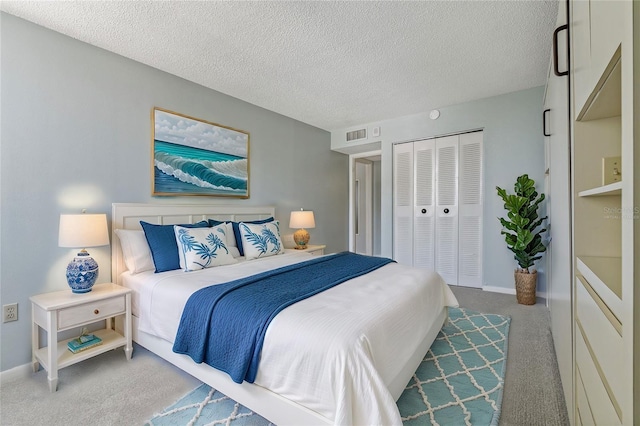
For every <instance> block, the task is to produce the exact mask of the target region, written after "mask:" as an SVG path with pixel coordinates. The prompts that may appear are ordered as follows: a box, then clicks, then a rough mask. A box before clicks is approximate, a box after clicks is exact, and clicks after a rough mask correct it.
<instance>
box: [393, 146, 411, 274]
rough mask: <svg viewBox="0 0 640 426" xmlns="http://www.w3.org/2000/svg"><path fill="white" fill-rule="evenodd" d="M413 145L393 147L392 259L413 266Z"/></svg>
mask: <svg viewBox="0 0 640 426" xmlns="http://www.w3.org/2000/svg"><path fill="white" fill-rule="evenodd" d="M413 212H414V208H413V143H403V144H397V145H394V146H393V258H394V260H395V261H396V262H398V263H400V264H403V265H408V266H413Z"/></svg>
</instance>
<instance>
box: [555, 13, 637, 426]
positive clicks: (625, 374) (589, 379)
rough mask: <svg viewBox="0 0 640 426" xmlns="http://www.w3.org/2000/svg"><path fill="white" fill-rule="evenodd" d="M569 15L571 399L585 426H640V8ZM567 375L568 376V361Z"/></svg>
mask: <svg viewBox="0 0 640 426" xmlns="http://www.w3.org/2000/svg"><path fill="white" fill-rule="evenodd" d="M570 6H571V7H570V17H571V19H570V31H571V43H572V45H571V52H572V61H571V64H572V67H571V73H570V76H571V81H572V96H571V97H572V111H571V114H570V117H571V119H570V126H571V135H572V155H571V176H572V184H573V186H572V197H573V198H572V200H573V212H572V230H573V233H572V247H573V253H572V263H573V267H574V268H573V271H572V273H573V275H575V279H574V280H573V292H572V308H573V334H574V336H573V342H574V356H575V359H574V365H573V371H572V373H573V377H574V378H575V382H574V385H575V387H574V392H573V395H568V396H567V397H568V398H570V397H571V398H574V399H573V407H574V411H573V415H574V420H575V423H576V424H591V423H593V424H625V425H626V424H637V423H639V422H640V411H639V410H640V408H639V407H640V392H639V391H638V389H640V370H638V369H637V368H634V367H637V365H640V353H639V351H638V350H637V348H639V347H640V345H639V343H640V327H638V321H637V318H638V317H639V315H640V306H639V304H638V300H640V298H638V295H637V294H635V292H636V291H638V287H637V282H638V278H639V277H640V273H639V271H640V256H639V255H638V254H637V251H636V250H637V249H638V247H640V226H639V225H638V224H639V223H640V220H639V219H640V217H639V215H638V207H637V206H638V205H640V204H639V202H638V201H639V200H640V188H638V185H637V182H638V175H637V173H638V170H639V168H638V160H639V159H640V157H639V156H638V154H637V151H636V152H634V147H637V141H634V133H635V134H636V135H637V134H638V130H637V128H634V126H636V125H638V124H637V123H640V120H639V118H640V111H638V109H637V99H636V100H634V93H635V96H637V94H638V93H640V92H639V91H638V88H639V86H640V82H639V81H638V79H637V78H635V76H637V74H638V72H637V64H638V57H639V55H640V49H639V48H638V44H637V43H634V41H637V40H639V39H640V38H639V37H638V35H639V34H640V29H639V28H637V24H636V25H635V27H636V28H634V22H640V20H639V18H640V8H638V7H637V2H630V1H602V0H592V1H571V2H570ZM634 15H635V16H634ZM634 74H635V75H634ZM610 157H614V158H620V161H621V168H622V171H621V173H622V174H621V176H622V179H621V181H618V182H615V183H610V181H609V180H608V179H606V177H607V173H608V171H607V170H606V169H605V168H604V164H606V163H607V161H605V159H607V158H610ZM552 203H553V200H552ZM552 221H553V223H552V229H555V219H552ZM552 234H553V232H552ZM553 238H554V239H555V235H554V236H553ZM553 297H555V296H554V294H553V293H552V298H553ZM553 303H557V302H554V301H553V300H552V305H551V306H553ZM552 324H553V309H552ZM554 333H555V330H554ZM554 339H555V336H554ZM559 367H560V369H561V372H562V373H563V374H566V371H563V370H566V367H564V366H563V365H562V364H560V358H559ZM563 380H564V376H563Z"/></svg>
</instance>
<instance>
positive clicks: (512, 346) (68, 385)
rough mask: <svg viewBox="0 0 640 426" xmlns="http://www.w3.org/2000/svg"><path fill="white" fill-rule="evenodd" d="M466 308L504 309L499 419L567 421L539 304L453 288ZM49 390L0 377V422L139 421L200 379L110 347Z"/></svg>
mask: <svg viewBox="0 0 640 426" xmlns="http://www.w3.org/2000/svg"><path fill="white" fill-rule="evenodd" d="M453 291H454V293H455V294H456V296H457V297H458V300H459V301H460V305H461V306H462V307H465V308H469V309H473V310H476V311H480V312H486V313H496V314H501V315H510V316H511V328H510V333H509V355H508V359H507V372H506V377H505V387H504V394H503V403H502V415H501V417H500V424H501V425H545V426H553V425H566V424H568V418H567V413H566V407H565V404H564V399H563V396H562V389H561V384H560V381H559V375H558V371H557V364H556V361H555V353H554V350H553V344H552V340H551V332H550V325H549V311H548V310H547V309H546V307H545V306H544V305H541V304H538V305H534V306H523V305H518V304H517V303H516V301H515V296H510V295H504V294H496V293H488V292H483V291H480V290H473V289H467V288H453ZM58 383H59V384H58V391H57V392H56V393H53V394H51V393H49V390H48V386H47V377H46V372H45V371H43V370H40V371H39V372H38V373H35V374H33V375H31V376H30V377H29V378H27V379H22V380H12V381H7V382H3V383H1V384H0V424H2V425H3V426H21V425H30V426H36V425H65V426H67V425H96V426H99V425H142V424H144V422H145V420H148V419H149V418H151V417H152V416H153V414H155V413H156V412H159V411H160V410H162V409H163V408H164V407H166V406H168V405H170V404H172V403H173V402H175V401H176V400H177V399H179V398H180V397H182V396H183V395H184V394H186V393H187V392H189V391H190V390H192V389H194V388H195V387H196V386H197V385H198V384H199V382H198V381H197V380H195V379H194V378H193V377H191V376H189V375H187V374H185V373H183V372H181V371H180V370H178V369H177V368H175V367H173V366H171V365H170V364H168V363H166V362H165V361H163V360H162V359H160V358H158V357H156V356H155V355H153V354H151V353H149V352H148V351H146V350H145V349H143V348H141V347H139V346H135V349H134V353H133V358H132V359H131V361H130V362H127V361H126V360H125V356H124V352H123V351H122V350H115V351H110V352H108V353H105V354H102V355H100V356H98V357H95V358H92V359H90V360H87V361H85V362H82V363H79V364H76V365H73V366H71V367H67V368H65V369H62V370H60V372H59V382H58Z"/></svg>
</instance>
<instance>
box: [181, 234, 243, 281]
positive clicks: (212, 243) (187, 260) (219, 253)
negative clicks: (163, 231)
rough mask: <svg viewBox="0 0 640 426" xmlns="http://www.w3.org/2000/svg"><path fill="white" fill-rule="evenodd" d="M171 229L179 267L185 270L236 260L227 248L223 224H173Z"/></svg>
mask: <svg viewBox="0 0 640 426" xmlns="http://www.w3.org/2000/svg"><path fill="white" fill-rule="evenodd" d="M173 229H174V232H175V236H176V242H177V244H178V252H179V256H180V267H181V268H182V269H184V270H185V272H189V271H195V270H198V269H204V268H211V267H213V266H221V265H229V264H231V263H236V262H237V260H236V259H235V258H234V257H233V256H232V255H231V253H230V252H229V250H228V249H227V235H226V234H227V227H226V226H225V225H224V224H222V225H219V226H214V227H212V228H184V227H182V226H174V227H173Z"/></svg>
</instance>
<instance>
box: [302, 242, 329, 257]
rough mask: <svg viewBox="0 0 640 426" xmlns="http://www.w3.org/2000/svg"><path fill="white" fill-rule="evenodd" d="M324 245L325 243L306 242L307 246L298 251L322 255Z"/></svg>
mask: <svg viewBox="0 0 640 426" xmlns="http://www.w3.org/2000/svg"><path fill="white" fill-rule="evenodd" d="M326 247H327V246H326V245H317V246H314V245H313V244H307V248H306V249H304V250H300V251H305V252H307V253H309V254H310V255H311V256H322V255H323V254H324V249H325V248H326Z"/></svg>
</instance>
